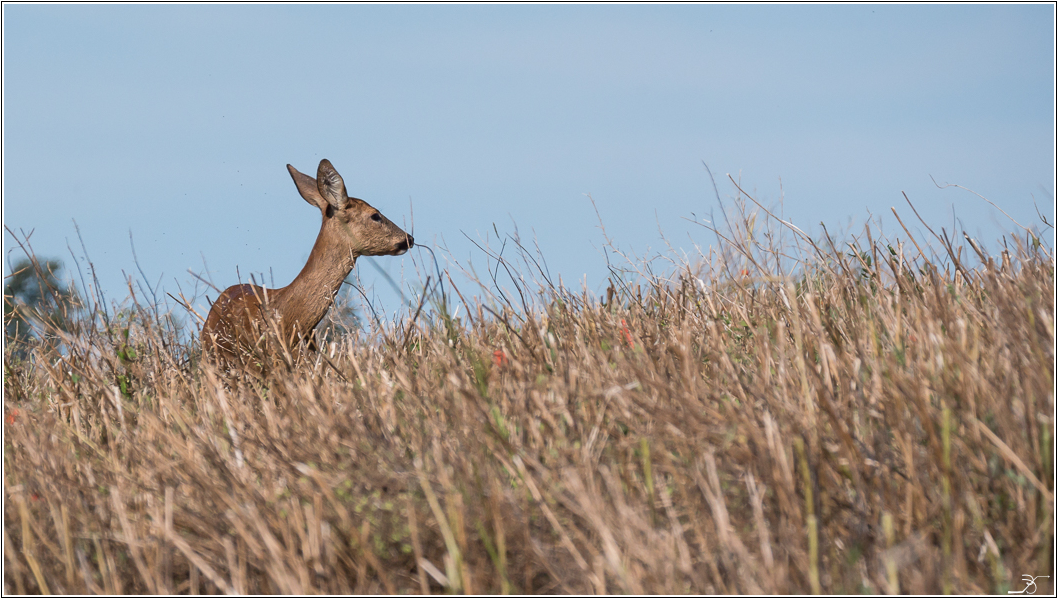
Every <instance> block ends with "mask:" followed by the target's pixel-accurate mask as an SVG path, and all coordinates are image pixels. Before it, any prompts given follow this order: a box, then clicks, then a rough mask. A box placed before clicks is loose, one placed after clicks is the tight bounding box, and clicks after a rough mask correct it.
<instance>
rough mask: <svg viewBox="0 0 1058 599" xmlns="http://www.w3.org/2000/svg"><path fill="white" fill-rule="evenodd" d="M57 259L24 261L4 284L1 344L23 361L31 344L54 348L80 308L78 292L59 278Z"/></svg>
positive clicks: (27, 259) (12, 270)
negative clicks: (2, 339)
mask: <svg viewBox="0 0 1058 599" xmlns="http://www.w3.org/2000/svg"><path fill="white" fill-rule="evenodd" d="M62 268H63V267H62V262H61V261H59V260H30V259H29V258H23V259H22V260H20V261H19V262H18V263H17V264H15V265H14V267H13V268H12V269H11V274H10V275H8V277H7V281H6V282H5V283H4V344H5V346H8V347H13V348H14V353H15V355H16V356H18V357H20V358H24V357H25V356H26V355H27V354H28V353H29V349H30V347H31V346H32V344H33V343H40V342H42V343H47V344H49V345H53V346H54V345H57V343H58V339H57V338H56V335H55V332H56V331H69V330H70V328H71V326H72V324H73V317H74V316H75V313H76V311H77V309H78V306H79V305H80V302H79V301H78V299H79V298H78V296H77V290H76V289H74V288H72V287H70V286H68V285H66V284H64V283H63V282H62V281H61V280H60V279H59V276H58V275H59V273H61V272H62Z"/></svg>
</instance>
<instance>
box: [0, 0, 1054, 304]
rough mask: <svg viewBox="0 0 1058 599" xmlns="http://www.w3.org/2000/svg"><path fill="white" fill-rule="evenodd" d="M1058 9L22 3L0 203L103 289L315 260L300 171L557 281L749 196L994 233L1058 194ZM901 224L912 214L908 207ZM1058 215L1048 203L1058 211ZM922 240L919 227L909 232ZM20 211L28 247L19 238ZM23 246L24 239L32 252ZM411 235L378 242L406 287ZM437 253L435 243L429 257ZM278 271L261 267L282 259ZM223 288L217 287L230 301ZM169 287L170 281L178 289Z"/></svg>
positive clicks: (687, 239) (849, 226) (795, 214)
mask: <svg viewBox="0 0 1058 599" xmlns="http://www.w3.org/2000/svg"><path fill="white" fill-rule="evenodd" d="M1054 17H1055V15H1054V7H1053V5H1050V4H1046V5H1000V6H987V5H970V6H951V5H933V6H920V5H884V6H867V5H854V6H829V5H825V6H808V5H797V6H731V5H723V6H708V5H675V6H673V5H670V6H623V5H622V6H553V5H544V6H524V5H506V6H502V5H501V6H356V5H317V6H284V5H263V6H233V5H182V6H173V5H168V6H113V5H91V6H76V5H11V4H5V5H4V7H3V29H4V31H3V34H4V36H3V78H4V82H3V83H4V86H3V89H4V92H3V93H4V97H3V111H4V113H3V116H4V123H3V125H4V127H3V144H4V145H3V200H4V202H3V220H4V224H5V225H7V226H9V227H11V228H12V229H14V230H16V231H18V230H25V231H29V230H31V229H32V230H34V234H33V237H32V240H31V242H32V244H33V246H34V248H35V249H36V251H37V253H38V254H39V255H42V256H51V257H59V258H62V259H64V260H65V261H66V263H67V266H68V267H70V270H72V266H73V264H72V262H71V261H72V258H71V256H70V253H69V251H68V250H67V244H69V245H70V247H73V248H74V249H75V250H76V251H75V255H77V256H78V257H79V258H81V257H82V255H81V251H80V244H79V242H78V241H77V238H76V233H75V230H74V225H73V222H74V221H76V223H77V225H78V226H79V228H80V231H81V234H82V236H83V238H84V242H85V246H86V248H87V250H88V254H89V256H90V257H91V259H92V261H93V262H94V264H95V267H96V269H97V272H98V275H99V278H100V282H101V284H102V286H103V288H104V290H105V291H106V292H107V294H108V297H110V298H113V299H119V300H120V299H122V298H124V297H125V295H126V293H127V287H126V285H125V283H124V279H125V276H126V275H135V276H136V277H137V278H139V275H138V271H137V268H136V266H135V265H134V263H133V259H132V252H131V250H130V245H129V232H130V231H131V232H132V235H133V239H134V241H135V245H136V254H137V256H138V258H139V264H140V267H142V269H143V271H144V274H145V275H146V277H147V279H148V280H149V281H150V283H151V284H152V285H153V284H154V283H155V282H156V281H158V280H159V278H161V282H162V286H163V288H164V290H165V291H170V292H173V293H175V291H176V288H177V282H180V283H181V285H183V289H184V291H185V293H186V292H187V291H188V290H190V289H192V288H194V285H193V279H192V277H191V276H190V275H189V274H187V269H188V268H191V269H193V270H195V271H196V272H204V271H205V267H204V266H203V264H204V262H205V264H208V270H209V272H208V274H209V276H210V277H211V278H212V280H213V281H214V282H215V283H216V284H217V285H218V286H220V287H222V288H223V287H226V286H228V285H230V284H234V283H236V282H237V281H236V268H237V267H238V269H239V272H240V273H241V274H242V276H243V278H244V279H245V278H246V276H247V274H248V273H251V272H253V273H261V272H263V273H269V272H270V273H271V274H270V275H269V276H270V277H274V281H275V284H276V286H282V285H285V284H287V283H288V282H289V281H290V280H291V279H293V277H294V276H295V275H296V274H297V272H298V271H299V270H300V268H301V266H302V265H303V264H304V261H305V259H306V258H307V256H308V253H309V250H310V249H311V247H312V243H313V240H314V239H315V236H316V233H317V231H318V229H319V213H318V212H317V211H316V210H314V209H313V208H311V207H309V206H308V205H307V204H306V203H305V202H304V201H302V200H301V199H300V197H299V196H298V195H297V193H296V191H295V189H294V185H293V184H292V182H291V181H290V178H289V175H288V174H287V172H286V169H285V165H286V164H287V163H291V164H293V165H294V166H295V167H297V168H298V169H300V170H302V171H303V172H308V173H312V172H314V171H315V168H316V165H317V164H318V163H319V161H320V159H321V158H328V159H330V160H331V162H332V163H334V165H335V167H336V168H337V169H338V171H339V172H340V173H341V174H342V175H343V177H344V178H345V181H346V185H347V187H348V188H349V191H350V194H351V195H355V196H358V197H361V198H363V199H365V200H367V201H368V202H370V203H372V204H373V205H374V206H375V207H377V208H379V209H380V210H381V211H382V212H383V213H384V214H386V215H387V216H388V217H389V218H390V219H392V220H393V221H395V222H397V223H398V224H407V225H408V228H411V218H412V214H413V211H414V234H415V238H416V241H417V242H419V243H426V244H440V243H441V241H442V239H443V240H444V242H445V243H444V244H443V245H445V246H446V247H447V248H448V249H449V250H450V251H451V255H452V256H453V257H454V258H456V259H458V260H460V261H463V262H466V260H467V259H468V258H470V257H473V260H474V262H475V265H476V266H478V268H482V267H483V265H484V260H483V258H484V257H483V256H482V255H481V254H480V253H479V252H477V251H476V250H474V249H473V248H472V246H471V244H470V242H469V241H467V239H466V237H464V234H466V235H468V236H470V237H472V238H478V237H479V236H480V237H482V238H484V237H485V236H486V235H488V236H489V237H490V238H493V239H494V238H495V233H493V224H494V223H495V225H496V227H497V228H498V230H499V232H500V233H501V234H503V233H507V232H513V230H514V224H515V223H516V224H517V227H518V229H519V231H520V233H521V235H522V237H523V239H526V238H530V237H531V236H532V235H533V234H534V233H535V236H536V238H537V240H538V242H539V244H540V247H541V249H542V250H543V253H544V255H545V257H546V258H547V260H548V263H549V266H550V268H551V270H552V272H553V273H561V274H562V277H563V279H564V280H565V281H566V282H567V283H571V282H576V281H580V280H582V279H583V278H584V277H585V276H586V277H587V282H588V286H589V288H591V289H593V290H595V291H597V292H598V291H601V290H602V289H604V288H605V279H606V268H605V261H604V259H603V256H602V255H601V253H600V250H599V248H600V246H601V244H602V235H601V232H600V231H599V229H598V226H597V225H598V222H597V219H596V216H595V212H594V209H593V208H592V205H591V203H590V201H589V200H588V197H587V194H591V197H592V198H594V200H595V202H596V204H597V206H598V209H599V212H600V215H601V217H602V219H603V221H604V223H605V225H606V227H607V232H608V233H609V234H610V236H611V237H612V238H613V239H614V240H615V241H616V242H618V243H619V244H620V245H621V246H622V247H623V248H625V249H627V250H630V251H634V252H636V253H639V254H643V253H646V252H648V251H650V250H658V249H663V248H664V243H663V242H662V241H661V239H660V237H659V233H658V230H659V227H660V228H661V230H663V231H664V232H665V234H666V236H667V237H668V239H669V241H670V243H672V244H673V245H674V246H677V247H678V248H680V249H683V250H686V251H688V252H693V250H694V248H693V243H698V244H699V245H701V246H703V247H708V246H709V245H710V244H711V243H714V242H715V237H713V236H712V235H711V234H709V233H708V232H707V231H705V230H704V229H702V228H700V227H696V226H695V225H693V224H691V223H689V222H687V221H686V220H685V219H686V218H692V214H695V215H697V217H698V218H707V215H708V214H709V213H710V212H711V211H712V212H714V213H717V214H718V213H719V207H720V204H718V202H717V200H716V198H715V195H714V191H713V187H712V183H711V182H710V180H709V177H708V174H707V173H706V170H705V168H704V167H703V165H702V163H703V161H704V162H705V163H707V164H708V165H709V167H710V169H711V170H712V172H713V174H714V175H715V176H716V183H717V186H718V188H719V193H720V196H721V198H722V200H723V201H724V202H725V203H726V205H728V206H729V205H730V204H729V202H730V198H731V197H732V196H733V195H734V194H735V193H736V190H735V189H734V188H733V186H732V185H731V184H730V183H729V182H728V181H727V179H726V177H725V173H731V174H732V175H733V176H735V177H736V178H738V177H740V178H741V181H742V182H743V187H744V188H745V189H746V190H747V191H751V192H755V193H756V194H757V197H758V198H759V199H761V200H762V201H764V202H765V204H767V205H776V204H777V203H778V201H779V198H780V181H781V190H782V191H781V193H782V196H783V200H784V203H783V210H784V213H785V215H786V216H787V217H788V218H790V219H791V220H792V221H793V222H794V223H796V224H797V225H799V226H801V227H802V228H805V229H806V230H810V231H819V227H818V224H819V223H820V222H823V223H825V224H826V225H827V227H828V229H829V230H831V231H832V232H833V231H836V230H837V231H842V230H851V231H852V232H857V231H858V230H859V229H860V227H862V224H863V222H864V221H866V220H867V219H868V218H869V216H870V215H871V214H873V215H876V216H879V217H882V222H883V226H884V227H885V232H886V233H887V234H895V233H896V227H897V225H896V223H895V221H893V220H892V219H891V217H890V216H889V214H890V212H889V207H890V206H896V207H897V209H898V210H900V211H901V214H902V215H904V214H906V215H908V216H909V217H911V218H912V219H913V217H912V216H911V215H910V211H909V210H908V209H907V208H906V204H905V203H904V200H903V198H902V196H901V195H900V192H901V191H906V192H907V193H908V195H909V196H910V197H911V199H912V200H913V201H914V202H915V204H916V207H917V208H918V210H919V212H920V214H922V216H923V217H924V218H925V219H926V220H927V221H928V222H929V223H930V224H931V225H934V226H935V228H938V227H941V226H943V227H945V228H947V229H948V230H949V231H951V230H952V222H953V219H954V218H958V220H959V222H958V223H957V228H959V229H965V230H967V231H968V232H969V233H970V234H971V235H975V236H979V237H980V238H981V239H982V240H984V241H985V242H990V243H993V244H994V242H995V240H996V239H998V238H999V237H1000V236H1001V235H1003V234H1004V233H1008V232H1010V231H1013V230H1015V229H1016V228H1017V227H1016V226H1015V225H1013V224H1012V223H1010V221H1009V220H1007V218H1006V217H1004V216H1003V215H1002V214H1001V213H999V212H998V211H996V210H995V209H994V208H992V207H991V206H989V205H988V204H987V203H985V202H983V201H982V200H980V199H979V198H977V197H976V196H973V195H971V194H969V193H967V192H965V191H961V190H958V189H952V188H949V189H937V188H936V187H935V186H934V184H933V182H932V181H931V180H930V176H931V175H932V176H933V177H934V178H936V179H937V181H939V182H950V183H958V184H960V185H963V186H966V187H969V188H971V189H973V190H975V191H977V192H978V193H981V194H982V195H984V196H986V197H988V198H989V199H990V200H992V201H993V202H995V203H996V204H997V205H999V206H1000V207H1002V208H1003V209H1004V210H1005V211H1006V212H1008V213H1009V214H1010V215H1011V216H1013V217H1014V218H1015V219H1017V220H1018V221H1020V222H1021V223H1022V224H1025V225H1030V226H1031V225H1033V224H1038V223H1039V219H1038V217H1037V216H1036V209H1035V207H1034V206H1033V201H1034V199H1035V201H1036V203H1037V204H1038V205H1039V207H1040V209H1041V210H1042V211H1043V212H1044V213H1045V214H1047V215H1049V218H1052V219H1053V215H1054V182H1055V121H1054V111H1055V95H1054V90H1055V64H1054V50H1055V30H1054V22H1055V20H1054ZM905 222H908V219H907V218H905ZM1052 222H1053V221H1052ZM901 236H903V235H902V234H901ZM11 241H12V240H11V237H10V236H9V235H8V234H7V233H6V232H5V233H4V252H5V266H4V272H5V274H6V273H7V272H8V271H9V269H8V265H7V263H6V262H7V260H13V259H17V257H18V250H17V246H14V244H13V243H11ZM13 247H15V253H11V252H12V248H13ZM417 256H418V254H416V252H415V251H413V252H412V253H409V254H408V255H406V256H404V257H401V258H392V257H384V258H367V259H362V260H361V261H360V262H359V263H358V267H357V270H358V271H359V273H360V276H361V279H362V281H363V282H364V284H365V285H366V286H368V287H373V288H374V289H375V290H376V291H378V293H379V296H378V297H379V300H378V301H380V302H382V303H383V304H386V305H385V306H384V307H385V308H386V309H387V311H392V310H393V309H395V308H396V307H397V306H396V305H394V303H393V302H394V301H395V300H394V299H393V298H392V297H390V296H389V295H387V292H386V291H385V289H384V288H385V287H386V284H385V283H384V282H383V280H382V277H381V275H380V274H379V272H378V270H377V269H375V268H374V267H372V266H370V265H368V264H367V263H366V261H367V260H372V261H374V263H375V265H376V266H378V267H380V268H382V269H384V270H385V271H386V272H388V273H389V274H390V275H391V276H393V277H395V278H397V279H400V278H402V277H403V278H404V279H406V280H411V281H414V280H415V273H414V268H413V260H419V259H421V258H419V257H417ZM423 257H425V256H423ZM266 282H269V281H268V280H266ZM215 295H216V294H215V292H211V293H210V297H215ZM163 297H164V295H163Z"/></svg>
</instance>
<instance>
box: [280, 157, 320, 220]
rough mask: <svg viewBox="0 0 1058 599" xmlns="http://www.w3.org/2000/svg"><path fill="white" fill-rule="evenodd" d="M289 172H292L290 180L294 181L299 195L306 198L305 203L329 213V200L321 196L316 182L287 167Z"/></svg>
mask: <svg viewBox="0 0 1058 599" xmlns="http://www.w3.org/2000/svg"><path fill="white" fill-rule="evenodd" d="M287 171H289V172H290V178H291V179H293V180H294V185H296V186H297V188H298V193H300V194H301V197H303V198H305V201H306V202H308V203H310V204H312V205H313V206H315V207H317V208H319V209H320V210H322V211H324V212H326V211H327V200H325V199H323V196H321V195H320V192H319V189H318V188H317V186H316V180H315V179H313V178H312V177H310V176H308V175H306V174H305V173H302V172H300V171H298V169H296V168H294V167H292V166H290V165H289V164H288V165H287Z"/></svg>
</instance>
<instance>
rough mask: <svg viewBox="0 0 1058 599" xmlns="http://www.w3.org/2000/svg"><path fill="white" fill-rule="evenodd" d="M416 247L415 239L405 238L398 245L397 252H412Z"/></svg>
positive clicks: (409, 236) (408, 236)
mask: <svg viewBox="0 0 1058 599" xmlns="http://www.w3.org/2000/svg"><path fill="white" fill-rule="evenodd" d="M414 245H415V238H414V237H412V236H411V235H407V236H405V237H404V239H401V240H400V243H398V244H397V251H398V252H406V251H408V250H410V249H411V248H412V247H413V246H414Z"/></svg>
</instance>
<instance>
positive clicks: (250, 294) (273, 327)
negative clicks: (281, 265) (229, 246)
mask: <svg viewBox="0 0 1058 599" xmlns="http://www.w3.org/2000/svg"><path fill="white" fill-rule="evenodd" d="M287 170H288V171H289V172H290V176H291V177H292V178H293V179H294V184H295V185H296V186H297V188H298V191H299V192H300V193H301V197H303V198H304V199H305V201H306V202H308V203H310V204H312V205H313V206H316V207H317V208H319V210H320V213H321V214H322V216H323V224H322V225H321V226H320V233H319V235H318V236H317V237H316V243H315V245H313V246H312V252H311V253H310V254H309V259H308V262H306V264H305V267H304V268H302V269H301V272H300V273H299V274H298V276H297V277H296V278H295V279H294V281H293V282H291V283H290V285H287V286H286V287H283V288H281V289H265V288H264V287H259V286H257V285H234V286H232V287H229V288H227V289H226V290H225V291H224V292H223V293H221V294H220V297H218V298H217V301H215V302H213V306H212V308H211V309H210V311H209V316H208V317H207V318H206V323H205V324H204V325H203V326H202V335H201V341H202V348H203V350H204V351H205V352H206V353H207V355H209V356H210V357H213V358H215V359H217V360H218V361H219V362H220V363H221V364H225V365H234V364H237V363H239V362H241V358H242V357H243V356H244V355H245V354H248V353H254V352H255V351H256V350H259V349H261V346H262V342H263V338H264V336H265V335H266V334H268V333H277V334H278V336H279V339H280V342H281V343H282V344H283V345H284V346H285V347H287V348H293V347H295V346H297V345H298V343H299V342H300V341H302V340H305V341H311V334H312V331H313V329H315V328H316V325H317V324H319V322H320V320H322V319H323V316H324V315H325V314H326V313H327V310H328V309H329V308H330V307H331V304H332V303H334V296H335V295H336V294H337V293H338V289H339V288H340V287H341V285H342V281H344V280H345V278H346V277H347V276H349V273H350V272H351V271H352V270H353V267H354V266H355V265H356V259H357V257H359V256H383V255H390V256H399V255H401V254H403V253H404V252H406V251H408V249H410V248H411V247H412V246H413V245H414V243H415V241H414V239H413V238H412V236H411V235H408V234H407V233H405V232H404V231H403V230H401V228H400V227H398V226H397V225H395V224H393V222H391V221H390V220H389V219H388V218H386V217H385V216H382V214H381V213H379V212H378V210H375V209H374V208H372V207H371V205H370V204H368V203H367V202H365V201H363V200H361V199H358V198H350V197H349V196H348V195H347V194H346V191H345V183H344V182H343V181H342V178H341V176H340V175H338V172H337V171H335V170H334V167H333V166H331V163H330V161H328V160H326V159H324V160H322V161H320V166H319V169H318V170H317V176H316V178H315V179H313V178H312V177H309V176H308V175H305V174H302V173H300V172H298V171H297V169H295V168H294V167H292V166H290V165H289V164H288V165H287Z"/></svg>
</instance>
